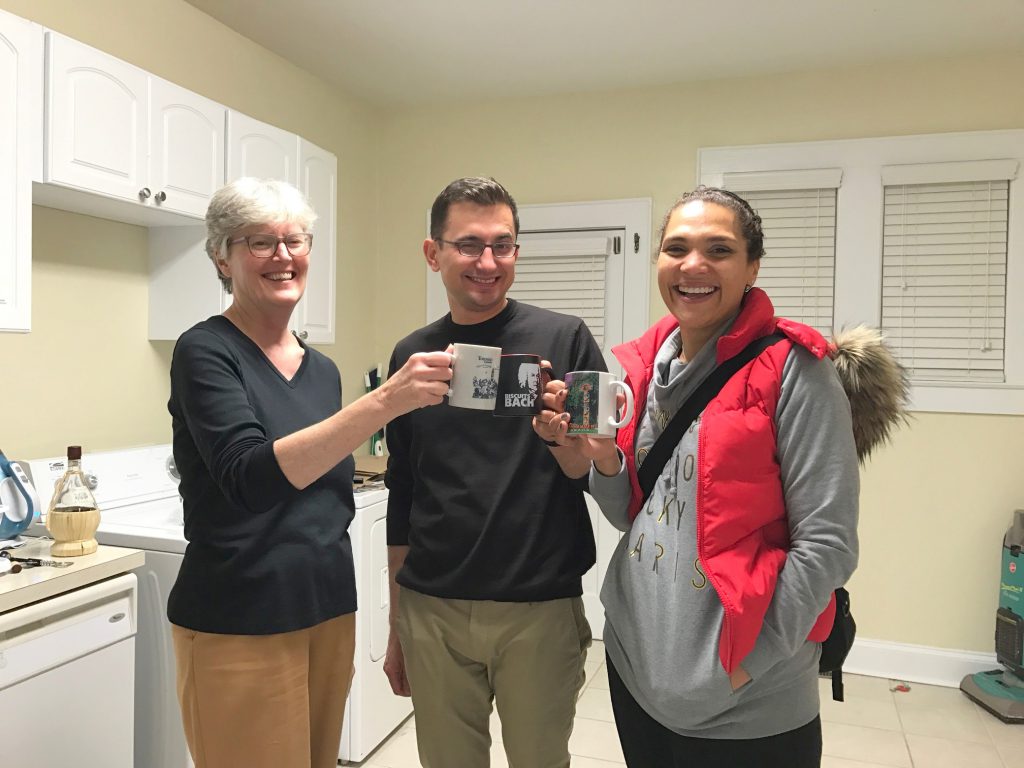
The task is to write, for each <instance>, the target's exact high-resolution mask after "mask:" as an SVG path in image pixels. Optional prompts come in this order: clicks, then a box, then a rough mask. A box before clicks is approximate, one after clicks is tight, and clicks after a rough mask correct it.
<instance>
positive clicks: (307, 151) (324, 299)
mask: <svg viewBox="0 0 1024 768" xmlns="http://www.w3.org/2000/svg"><path fill="white" fill-rule="evenodd" d="M298 186H299V189H301V190H302V191H303V192H305V193H306V198H307V199H308V200H309V203H310V205H312V206H313V210H314V211H316V212H317V220H316V224H315V225H314V226H313V250H312V251H310V256H309V272H308V274H307V277H306V292H305V293H304V294H303V296H302V301H300V302H299V305H298V306H297V307H296V308H295V315H294V318H295V326H296V327H295V331H296V333H298V335H299V338H301V339H304V340H306V341H308V342H310V343H312V344H333V343H334V297H335V288H334V286H335V274H336V273H335V261H336V258H337V255H338V254H337V247H338V226H337V213H336V211H337V210H338V160H337V158H336V157H335V156H334V155H332V154H331V153H330V152H327V151H325V150H323V149H320V147H317V146H316V145H314V144H311V143H309V142H308V141H306V140H305V139H302V140H300V142H299V184H298Z"/></svg>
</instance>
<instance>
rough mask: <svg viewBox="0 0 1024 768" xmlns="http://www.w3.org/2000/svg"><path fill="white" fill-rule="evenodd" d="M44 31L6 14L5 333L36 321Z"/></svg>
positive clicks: (1, 178)
mask: <svg viewBox="0 0 1024 768" xmlns="http://www.w3.org/2000/svg"><path fill="white" fill-rule="evenodd" d="M41 41H42V32H41V28H40V27H38V26H37V25H35V24H32V23H30V22H28V21H25V20H23V19H19V18H17V17H16V16H12V15H10V14H8V13H5V12H3V11H0V112H2V114H3V118H2V119H0V168H3V169H4V171H3V173H2V174H0V331H27V330H29V328H30V327H31V320H32V303H31V301H32V175H31V174H32V171H31V160H32V151H31V147H32V146H33V145H34V143H35V142H37V141H38V140H39V138H38V133H37V131H33V130H32V129H33V127H35V126H34V118H35V115H34V114H33V105H36V106H38V105H37V103H36V102H34V101H33V94H34V92H35V91H36V90H38V81H36V80H35V79H34V75H35V74H38V73H40V72H41V54H42V48H41V45H40V43H41Z"/></svg>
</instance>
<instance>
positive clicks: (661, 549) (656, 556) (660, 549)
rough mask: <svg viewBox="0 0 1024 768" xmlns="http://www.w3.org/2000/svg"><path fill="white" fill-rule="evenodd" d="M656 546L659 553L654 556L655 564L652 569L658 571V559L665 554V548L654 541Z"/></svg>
mask: <svg viewBox="0 0 1024 768" xmlns="http://www.w3.org/2000/svg"><path fill="white" fill-rule="evenodd" d="M654 548H655V550H656V551H657V554H656V555H655V556H654V565H653V566H652V567H651V570H652V571H654V572H655V573H657V572H658V561H659V560H661V556H662V555H664V554H665V548H664V547H663V546H661V544H659V543H658V542H654Z"/></svg>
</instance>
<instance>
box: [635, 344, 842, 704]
mask: <svg viewBox="0 0 1024 768" xmlns="http://www.w3.org/2000/svg"><path fill="white" fill-rule="evenodd" d="M784 338H786V337H785V336H784V335H783V334H781V333H778V332H776V333H773V334H771V335H770V336H763V337H762V338H760V339H756V340H754V341H752V342H751V343H750V344H748V345H747V346H746V347H745V348H744V349H743V351H742V352H740V353H739V354H738V355H736V356H735V357H733V358H730V359H729V360H726V361H725V362H724V363H722V364H721V365H720V366H718V367H717V368H715V370H713V371H712V372H711V373H709V374H708V375H707V377H706V378H705V379H704V381H702V382H701V383H700V386H698V387H697V389H696V390H695V391H694V393H693V394H692V395H690V397H688V398H687V400H686V402H685V403H683V405H682V407H680V409H679V411H678V412H677V413H676V415H675V416H673V417H672V420H671V421H670V422H669V423H668V424H667V425H666V427H665V430H664V431H663V432H662V433H661V434H660V435H659V436H658V439H657V440H655V441H654V445H653V446H651V450H650V452H649V453H648V454H647V457H646V458H645V459H644V462H643V464H641V465H640V467H639V469H638V470H637V479H638V480H639V481H640V490H641V491H642V492H643V501H644V502H646V501H647V498H648V497H649V496H650V495H651V491H652V490H654V484H655V483H656V482H657V480H658V477H659V475H661V470H662V469H664V467H665V464H666V463H667V462H668V460H669V457H670V456H671V455H672V451H674V450H675V447H676V445H678V444H679V441H680V439H682V436H683V433H684V432H686V430H687V429H689V428H690V425H691V424H692V423H693V421H694V419H696V418H697V416H698V415H700V413H701V412H702V411H703V410H704V409H705V408H706V407H707V405H708V403H710V402H711V400H712V399H714V397H715V395H717V394H718V393H719V392H720V391H721V389H722V387H724V386H725V382H727V381H728V380H729V379H731V378H732V377H733V375H734V374H735V373H736V372H737V371H738V370H739V369H740V368H742V367H743V366H744V365H746V364H747V363H748V362H750V361H751V360H753V359H754V358H755V357H757V356H758V355H759V354H761V353H762V352H763V351H764V350H766V349H767V348H768V347H770V346H771V345H772V344H775V343H776V342H779V341H782V340H783V339H784ZM638 407H639V406H638ZM835 597H836V616H835V620H834V621H833V622H832V631H831V632H829V634H828V637H827V638H826V639H825V641H824V642H823V643H822V644H821V659H820V660H819V662H818V674H820V675H823V676H824V675H829V676H831V678H832V698H833V699H835V700H836V701H842V700H843V662H844V661H846V656H847V654H848V653H849V652H850V648H851V647H852V646H853V638H854V635H855V634H856V632H857V623H856V622H855V621H854V620H853V614H851V613H850V593H849V592H847V591H846V590H845V589H844V588H843V587H839V589H837V590H836V592H835Z"/></svg>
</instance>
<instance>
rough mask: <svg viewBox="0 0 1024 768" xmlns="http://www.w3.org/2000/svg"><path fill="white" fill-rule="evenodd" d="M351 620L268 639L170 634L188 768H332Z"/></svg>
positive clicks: (347, 674) (347, 679)
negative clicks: (191, 767) (190, 767)
mask: <svg viewBox="0 0 1024 768" xmlns="http://www.w3.org/2000/svg"><path fill="white" fill-rule="evenodd" d="M355 617H356V615H355V614H354V613H348V614H345V615H344V616H338V617H337V618H334V619H330V620H329V621H325V622H323V623H321V624H318V625H316V626H314V627H309V628H308V629H302V630H298V631H295V632H283V633H280V634H276V635H219V634H210V633H207V632H195V631H193V630H191V629H184V628H183V627H178V626H174V625H171V632H172V636H173V639H174V655H175V658H176V660H177V678H178V680H177V685H178V702H179V703H180V704H181V718H182V723H183V725H184V726H185V739H186V741H188V747H189V751H190V752H191V753H192V760H193V761H194V762H195V764H196V768H234V767H235V766H238V768H284V766H287V767H288V768H300V767H301V768H305V766H312V767H313V768H327V767H328V766H329V767H330V768H334V767H335V766H337V764H338V746H339V744H340V743H341V725H342V720H343V719H344V717H345V700H346V698H347V697H348V689H349V686H350V685H351V683H352V671H353V667H352V657H353V654H354V652H355V638H356V635H355V626H356V623H355Z"/></svg>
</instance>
